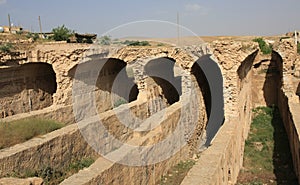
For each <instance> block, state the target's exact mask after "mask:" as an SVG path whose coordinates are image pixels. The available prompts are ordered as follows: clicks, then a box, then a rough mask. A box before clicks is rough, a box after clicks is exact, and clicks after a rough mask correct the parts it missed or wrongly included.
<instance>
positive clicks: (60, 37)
mask: <svg viewBox="0 0 300 185" xmlns="http://www.w3.org/2000/svg"><path fill="white" fill-rule="evenodd" d="M52 33H53V36H52V38H53V40H55V41H67V40H68V39H69V37H70V36H72V35H73V34H74V31H72V30H70V29H68V28H67V27H65V25H62V26H58V27H57V28H53V29H52Z"/></svg>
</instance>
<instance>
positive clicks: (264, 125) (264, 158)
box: [245, 107, 274, 173]
mask: <svg viewBox="0 0 300 185" xmlns="http://www.w3.org/2000/svg"><path fill="white" fill-rule="evenodd" d="M253 112H254V115H255V117H254V119H253V121H252V124H251V132H250V134H249V138H248V139H247V140H246V145H245V158H246V161H245V162H246V163H248V165H250V166H251V169H250V170H251V172H253V173H258V172H260V171H269V172H272V171H273V170H274V167H273V163H272V156H273V148H274V139H273V132H274V128H273V126H272V124H271V122H272V117H273V110H272V108H269V107H259V108H256V109H254V110H253ZM254 143H262V145H263V148H262V150H261V151H259V152H258V151H257V150H256V149H255V148H254Z"/></svg>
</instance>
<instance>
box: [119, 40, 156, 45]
mask: <svg viewBox="0 0 300 185" xmlns="http://www.w3.org/2000/svg"><path fill="white" fill-rule="evenodd" d="M123 44H125V45H127V46H150V43H149V42H148V41H129V40H126V41H125V42H123Z"/></svg>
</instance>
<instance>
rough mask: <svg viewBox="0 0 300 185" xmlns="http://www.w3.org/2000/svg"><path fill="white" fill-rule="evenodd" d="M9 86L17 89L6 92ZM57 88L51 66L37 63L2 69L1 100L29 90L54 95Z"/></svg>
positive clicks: (0, 80)
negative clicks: (6, 87)
mask: <svg viewBox="0 0 300 185" xmlns="http://www.w3.org/2000/svg"><path fill="white" fill-rule="evenodd" d="M4 75H5V76H4ZM8 85H9V86H14V87H15V88H13V89H11V90H10V91H5V86H8ZM56 88H57V85H56V76H55V72H54V70H53V68H52V66H51V65H50V64H47V63H42V62H35V63H27V64H23V65H20V66H18V67H12V68H4V69H1V79H0V98H3V97H6V96H12V95H15V94H19V93H21V92H22V91H23V90H29V89H33V90H42V91H43V92H45V93H48V94H51V95H53V94H54V93H55V92H56Z"/></svg>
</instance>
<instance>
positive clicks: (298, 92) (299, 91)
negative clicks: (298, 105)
mask: <svg viewBox="0 0 300 185" xmlns="http://www.w3.org/2000/svg"><path fill="white" fill-rule="evenodd" d="M296 95H297V96H299V100H300V82H299V84H298V87H297V90H296Z"/></svg>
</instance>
